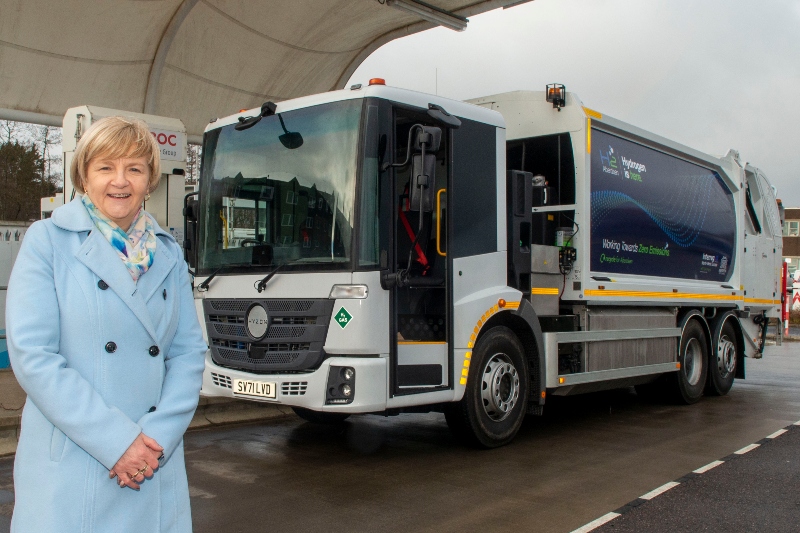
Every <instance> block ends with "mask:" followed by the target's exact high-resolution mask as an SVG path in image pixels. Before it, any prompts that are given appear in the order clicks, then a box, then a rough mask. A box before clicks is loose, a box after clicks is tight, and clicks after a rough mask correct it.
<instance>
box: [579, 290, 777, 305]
mask: <svg viewBox="0 0 800 533" xmlns="http://www.w3.org/2000/svg"><path fill="white" fill-rule="evenodd" d="M584 294H585V295H586V296H613V297H622V298H651V299H656V300H664V299H678V300H734V301H736V300H744V301H745V302H748V303H760V304H770V305H771V304H780V303H781V301H780V300H765V299H761V298H744V297H742V296H737V295H735V294H701V293H693V292H650V291H611V290H594V289H588V290H585V291H584Z"/></svg>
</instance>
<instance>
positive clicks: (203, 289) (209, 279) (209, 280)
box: [197, 267, 225, 292]
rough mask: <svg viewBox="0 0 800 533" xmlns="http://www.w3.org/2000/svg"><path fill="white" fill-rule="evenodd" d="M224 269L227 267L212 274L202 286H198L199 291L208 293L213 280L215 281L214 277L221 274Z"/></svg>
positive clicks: (220, 268)
mask: <svg viewBox="0 0 800 533" xmlns="http://www.w3.org/2000/svg"><path fill="white" fill-rule="evenodd" d="M223 268H225V267H219V268H218V269H216V270H215V271H214V272H212V273H211V275H210V276H208V277H207V278H206V279H204V280H203V283H201V284H200V285H198V286H197V290H198V291H200V292H204V291H207V290H208V284H209V283H211V280H212V279H214V276H216V275H217V274H219V273H220V271H222V269H223Z"/></svg>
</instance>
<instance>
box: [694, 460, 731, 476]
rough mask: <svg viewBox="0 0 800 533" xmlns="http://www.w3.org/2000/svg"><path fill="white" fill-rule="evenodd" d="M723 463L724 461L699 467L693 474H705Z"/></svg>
mask: <svg viewBox="0 0 800 533" xmlns="http://www.w3.org/2000/svg"><path fill="white" fill-rule="evenodd" d="M724 462H725V461H714V462H713V463H708V464H707V465H706V466H701V467H700V468H698V469H697V470H695V471H694V473H695V474H705V473H706V472H708V471H709V470H711V469H712V468H716V467H718V466H719V465H721V464H722V463H724Z"/></svg>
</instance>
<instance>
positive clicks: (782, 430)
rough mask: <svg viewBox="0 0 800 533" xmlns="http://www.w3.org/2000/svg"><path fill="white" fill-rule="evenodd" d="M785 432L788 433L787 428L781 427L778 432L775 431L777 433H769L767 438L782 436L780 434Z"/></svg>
mask: <svg viewBox="0 0 800 533" xmlns="http://www.w3.org/2000/svg"><path fill="white" fill-rule="evenodd" d="M784 433H786V430H785V429H779V430H778V431H776V432H775V433H773V434H772V435H767V438H768V439H774V438H775V437H780V436H781V435H783V434H784Z"/></svg>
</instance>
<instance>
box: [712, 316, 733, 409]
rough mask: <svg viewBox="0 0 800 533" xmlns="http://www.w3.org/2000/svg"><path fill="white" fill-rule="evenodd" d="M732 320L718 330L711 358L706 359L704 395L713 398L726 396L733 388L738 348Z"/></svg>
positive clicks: (726, 321) (729, 319)
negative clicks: (709, 395)
mask: <svg viewBox="0 0 800 533" xmlns="http://www.w3.org/2000/svg"><path fill="white" fill-rule="evenodd" d="M733 320H734V319H733V318H728V319H726V320H725V322H724V324H723V325H722V328H721V329H720V330H719V335H718V336H717V338H716V339H715V341H714V347H713V349H712V352H711V357H709V358H708V359H709V361H708V363H709V364H708V383H707V384H706V393H708V394H711V395H713V396H724V395H726V394H728V391H729V390H731V387H732V386H733V378H734V376H735V375H736V361H737V355H738V348H737V340H736V339H737V335H736V328H735V327H734V325H733Z"/></svg>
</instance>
